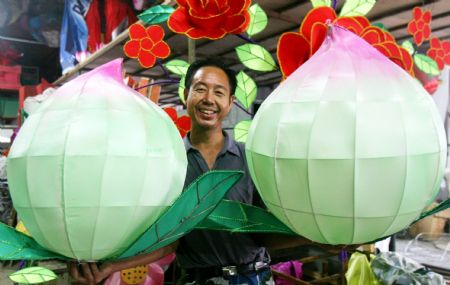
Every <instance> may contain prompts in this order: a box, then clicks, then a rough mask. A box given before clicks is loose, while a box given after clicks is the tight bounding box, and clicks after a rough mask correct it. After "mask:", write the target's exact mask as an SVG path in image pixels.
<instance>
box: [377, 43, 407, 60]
mask: <svg viewBox="0 0 450 285" xmlns="http://www.w3.org/2000/svg"><path fill="white" fill-rule="evenodd" d="M381 44H382V45H383V46H384V47H385V48H387V49H388V50H389V54H390V55H391V56H392V57H395V58H400V59H401V58H402V54H401V52H400V48H399V46H398V45H397V44H396V43H394V42H382V43H381Z"/></svg>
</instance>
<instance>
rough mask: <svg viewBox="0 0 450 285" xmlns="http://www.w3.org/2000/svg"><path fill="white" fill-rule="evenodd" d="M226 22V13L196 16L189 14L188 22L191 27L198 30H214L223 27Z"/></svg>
mask: <svg viewBox="0 0 450 285" xmlns="http://www.w3.org/2000/svg"><path fill="white" fill-rule="evenodd" d="M226 22H227V14H225V13H223V14H218V15H214V16H208V17H204V16H200V17H198V16H196V15H194V14H189V23H190V24H191V27H195V28H197V29H199V30H216V29H219V28H223V27H224V25H225V23H226Z"/></svg>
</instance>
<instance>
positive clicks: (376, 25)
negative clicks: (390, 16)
mask: <svg viewBox="0 0 450 285" xmlns="http://www.w3.org/2000/svg"><path fill="white" fill-rule="evenodd" d="M372 26H375V27H378V28H380V29H382V30H383V31H387V29H386V27H385V26H384V25H383V23H373V24H372Z"/></svg>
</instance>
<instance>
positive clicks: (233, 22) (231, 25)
mask: <svg viewBox="0 0 450 285" xmlns="http://www.w3.org/2000/svg"><path fill="white" fill-rule="evenodd" d="M245 21H246V19H245V16H244V15H235V16H231V17H229V18H228V19H227V23H226V24H225V27H224V29H225V31H227V33H234V32H235V31H237V30H241V27H242V26H243V25H244V24H245Z"/></svg>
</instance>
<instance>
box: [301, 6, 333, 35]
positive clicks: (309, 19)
mask: <svg viewBox="0 0 450 285" xmlns="http://www.w3.org/2000/svg"><path fill="white" fill-rule="evenodd" d="M336 17H337V16H336V12H335V11H334V9H333V8H331V7H327V6H321V7H317V8H315V9H312V10H311V11H309V12H308V14H306V16H305V18H304V19H303V22H302V25H301V26H300V33H301V34H302V35H303V36H304V37H305V39H306V40H308V41H309V40H310V39H311V29H312V26H313V25H314V24H315V23H317V22H321V23H326V22H327V21H328V20H330V21H331V22H333V21H334V20H336Z"/></svg>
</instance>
